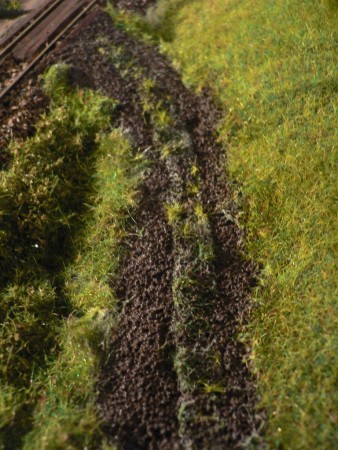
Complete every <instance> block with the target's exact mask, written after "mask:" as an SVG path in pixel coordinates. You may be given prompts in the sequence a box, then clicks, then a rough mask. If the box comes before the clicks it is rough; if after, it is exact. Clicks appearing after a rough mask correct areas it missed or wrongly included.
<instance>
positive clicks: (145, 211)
mask: <svg viewBox="0 0 338 450" xmlns="http://www.w3.org/2000/svg"><path fill="white" fill-rule="evenodd" d="M151 3H153V2H147V1H139V2H131V1H127V0H126V1H123V0H121V1H118V2H115V4H117V5H118V6H119V7H121V8H130V9H133V10H136V11H138V12H144V10H145V7H146V6H149V5H150V4H151ZM112 45H114V46H116V47H121V48H123V50H124V52H125V53H126V54H127V55H128V57H129V58H131V59H132V60H133V61H134V69H131V72H132V71H133V70H136V68H141V69H142V73H144V74H145V76H146V77H148V78H151V79H153V80H154V81H155V83H156V85H157V86H159V87H160V88H159V89H158V90H157V94H156V95H158V97H159V98H165V97H170V99H171V101H172V110H173V117H174V118H175V127H176V129H183V130H184V131H185V132H186V133H188V134H189V136H190V140H191V143H192V148H193V151H194V153H195V156H196V163H197V166H198V169H199V172H200V174H201V180H202V183H201V203H202V206H203V209H204V211H205V212H206V213H207V215H208V218H209V223H210V228H211V234H212V238H213V246H214V249H215V253H216V259H215V261H214V262H213V263H212V264H211V266H210V270H209V272H208V276H210V277H211V278H212V280H213V283H214V284H215V290H214V291H213V298H212V309H211V312H210V317H208V318H207V319H208V324H209V326H210V333H209V334H208V336H207V337H205V338H204V340H203V341H201V342H198V340H197V342H195V343H191V346H192V349H193V346H196V347H199V346H200V347H201V348H202V347H203V348H205V347H207V346H212V348H214V349H217V351H218V353H219V354H220V360H221V364H220V368H219V369H218V370H217V373H215V374H211V375H210V376H211V377H214V378H215V379H211V380H210V382H211V383H212V382H214V381H217V380H219V379H222V380H223V381H224V382H225V383H226V390H225V393H224V395H219V396H217V399H216V400H214V399H211V398H210V399H208V398H207V397H206V396H205V395H204V394H202V393H200V392H197V393H196V394H195V397H194V398H193V402H194V404H195V405H196V408H197V409H199V410H200V411H202V412H203V414H204V415H205V418H206V419H205V420H206V424H208V423H212V416H217V417H218V418H220V420H221V421H222V423H223V424H225V425H224V426H222V427H220V426H218V424H217V423H214V424H212V426H210V427H207V426H206V427H204V428H195V429H194V428H193V426H192V428H191V429H190V430H188V431H187V432H188V434H189V438H190V442H192V447H191V448H194V449H202V448H210V449H224V448H238V447H240V446H242V444H243V443H244V442H248V441H249V440H250V439H251V438H252V437H253V436H255V435H256V434H257V432H258V430H259V429H260V426H261V424H262V415H261V414H260V413H257V411H256V402H257V397H256V392H255V379H254V377H253V376H252V374H251V373H250V370H249V368H248V366H247V364H246V363H245V359H246V357H247V356H248V353H247V350H246V349H245V347H244V346H243V345H242V344H241V343H239V342H238V341H237V339H236V338H237V333H238V330H239V326H240V324H241V323H242V322H243V321H245V320H246V317H247V313H248V311H249V309H250V290H251V288H252V286H253V285H254V284H255V275H256V267H255V265H254V264H253V263H252V262H250V261H246V260H245V259H244V258H243V256H242V251H243V248H242V240H243V232H242V230H241V229H240V228H239V227H238V225H237V222H236V220H235V218H236V214H237V211H236V206H235V204H234V203H233V201H232V193H231V189H230V186H229V184H228V182H227V175H226V171H225V153H224V148H223V147H222V146H221V145H220V144H218V143H217V139H216V131H215V127H216V125H217V122H218V120H219V118H220V112H219V111H218V110H217V108H216V107H215V106H214V104H213V103H212V101H211V98H210V95H209V93H208V92H207V91H204V92H203V93H202V94H201V95H199V96H198V95H196V94H194V93H193V92H191V91H189V90H188V89H187V88H186V87H185V86H184V85H183V83H182V81H181V78H180V76H179V74H178V73H177V72H176V71H175V70H174V69H173V68H172V66H171V64H170V63H169V61H168V60H167V59H166V57H164V56H163V55H161V54H160V53H159V52H158V50H157V49H156V48H155V47H151V46H148V45H145V44H144V43H142V42H140V41H137V40H136V39H134V38H132V37H130V36H129V35H127V34H126V33H124V32H123V31H122V30H120V29H117V28H114V26H113V24H112V22H111V20H110V18H109V17H108V16H107V15H106V14H104V13H102V12H99V11H97V10H96V11H93V12H92V13H91V14H90V15H89V16H88V17H87V18H86V19H85V20H84V21H83V22H82V25H81V27H80V28H78V29H77V30H76V31H75V32H73V33H72V34H71V35H70V36H69V37H68V38H66V39H65V40H64V41H63V43H62V44H61V45H60V46H59V47H58V48H57V49H56V50H55V51H54V52H53V54H51V55H50V56H49V57H48V58H46V59H45V61H44V62H43V64H42V65H40V67H39V68H38V69H37V72H41V71H42V70H43V69H44V68H45V67H46V66H48V65H49V64H51V63H56V62H66V63H69V64H71V65H72V66H74V67H76V68H77V70H79V73H83V74H84V77H85V78H86V79H89V80H90V83H91V85H92V86H93V87H94V88H95V89H97V90H100V91H101V92H102V93H103V94H105V95H107V96H110V97H113V98H115V99H118V100H119V102H120V114H119V118H118V120H117V124H118V125H119V126H121V127H122V128H123V130H124V132H125V134H126V135H128V137H130V139H131V141H132V143H133V147H134V150H135V152H146V155H147V157H148V158H149V160H150V169H149V170H148V172H147V176H146V179H145V181H144V184H143V186H142V187H141V189H140V203H139V207H138V209H137V211H135V213H134V214H133V220H131V221H130V226H129V231H130V234H129V237H128V239H126V240H125V242H124V243H123V244H124V247H125V254H124V257H123V259H122V261H121V264H120V269H119V274H118V277H117V280H116V283H115V285H114V289H115V291H116V293H117V295H118V298H119V303H120V319H119V323H118V326H117V328H116V330H115V331H114V334H113V335H112V337H111V343H110V348H109V351H108V353H107V355H106V357H105V359H104V361H103V363H102V372H101V375H100V380H99V383H98V391H99V397H98V411H99V415H100V417H101V418H102V420H103V429H104V431H105V432H106V433H107V435H108V436H109V438H110V440H111V442H112V443H114V444H117V445H118V448H125V449H157V448H158V449H160V448H165V449H175V448H177V449H179V448H182V447H184V446H185V442H184V440H183V441H182V439H181V438H180V435H179V434H180V431H179V424H178V419H177V417H178V412H179V407H180V404H181V402H182V397H183V394H182V392H181V391H180V387H179V385H178V380H177V376H176V373H175V369H174V362H173V360H174V355H175V351H176V348H177V346H178V345H180V344H181V342H180V341H179V340H178V339H177V337H175V334H174V333H173V320H174V316H175V312H174V303H173V296H172V280H173V274H174V266H175V257H176V256H175V251H174V242H173V236H172V229H171V226H170V225H169V224H168V221H167V219H166V215H165V212H164V204H165V203H166V202H167V201H168V199H169V198H170V196H171V189H172V187H173V178H175V177H173V174H172V173H170V167H168V165H166V164H165V163H164V162H163V160H162V159H161V158H160V154H159V151H158V148H157V146H156V143H155V142H154V129H153V126H152V124H151V121H150V120H145V117H144V114H143V112H142V105H141V99H140V96H139V86H138V83H139V82H140V80H138V78H137V76H128V75H126V74H125V73H123V74H122V73H121V69H120V68H119V67H117V66H116V65H115V66H114V64H113V62H112V58H111V52H110V49H111V46H112ZM34 80H36V77H35V78H34ZM33 85H34V86H32V87H31V88H30V89H28V90H26V91H25V96H24V97H22V98H21V99H20V100H19V99H18V98H14V97H13V98H12V99H11V100H10V101H9V107H10V108H13V106H14V107H15V108H16V107H18V105H20V102H21V101H27V100H28V101H29V100H30V99H34V95H35V96H36V98H38V99H39V101H36V106H34V107H33V108H32V111H35V112H38V113H40V112H41V111H42V109H43V107H45V106H46V99H45V97H44V96H43V95H42V94H41V90H40V88H39V86H38V85H35V82H34V83H33ZM1 114H3V116H6V120H11V119H10V118H9V119H8V111H7V113H5V112H3V111H2V110H0V116H1ZM16 117H17V116H16ZM32 121H33V119H32ZM18 123H19V125H18V127H19V128H20V121H19V122H18ZM26 123H32V122H30V120H28V121H27V120H26ZM32 126H33V125H32ZM7 127H8V126H7ZM28 128H29V126H28ZM13 129H14V133H15V130H16V129H15V127H14V128H13V127H12V128H11V130H13ZM18 134H19V135H20V131H18ZM28 134H29V132H27V134H26V133H23V136H22V137H25V136H26V135H28ZM187 173H188V170H187V167H185V162H184V159H182V160H181V169H180V173H179V174H178V175H179V176H180V177H181V178H182V179H183V182H187V178H188V174H187ZM184 180H185V181H184ZM201 276H203V274H202V273H201ZM208 420H209V422H208Z"/></svg>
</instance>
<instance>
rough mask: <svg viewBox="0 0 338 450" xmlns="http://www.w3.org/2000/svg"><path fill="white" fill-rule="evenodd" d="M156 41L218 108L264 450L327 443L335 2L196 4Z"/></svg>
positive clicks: (332, 333) (332, 389) (332, 342)
mask: <svg viewBox="0 0 338 450" xmlns="http://www.w3.org/2000/svg"><path fill="white" fill-rule="evenodd" d="M176 23H177V26H176V28H175V38H174V39H173V41H172V42H170V43H168V42H166V43H164V42H162V49H163V50H164V51H165V52H166V53H167V54H168V55H169V56H170V57H171V58H172V59H173V60H174V62H175V65H176V66H177V68H179V69H180V70H181V71H182V73H183V76H184V79H185V81H186V82H187V83H188V84H189V85H193V86H196V87H197V89H198V88H200V87H201V86H203V85H207V86H210V87H211V88H212V89H213V92H214V95H215V98H216V100H217V101H219V102H220V104H221V106H222V107H224V109H225V119H224V121H223V123H222V124H221V126H220V139H221V140H222V141H223V142H224V143H225V144H227V145H228V154H229V169H230V171H231V174H232V176H233V178H234V179H236V181H237V182H239V186H240V188H239V189H238V191H237V193H236V194H237V196H238V200H240V199H241V198H243V196H244V199H245V203H244V204H243V207H244V208H245V211H246V218H245V219H246V220H245V225H246V226H247V229H248V245H247V248H248V251H249V254H250V256H251V257H253V258H254V259H255V260H256V261H259V262H261V263H262V264H263V266H264V272H263V273H262V279H261V283H260V286H259V288H258V289H257V291H256V292H255V299H256V302H257V305H258V310H257V311H256V312H255V313H254V316H253V318H252V325H251V326H250V327H249V328H248V329H247V330H246V334H245V336H244V337H243V338H245V339H247V340H249V341H250V342H251V344H252V346H253V354H252V360H253V366H254V367H255V368H256V369H257V372H258V376H259V382H260V386H261V393H262V404H263V405H264V406H265V408H266V409H267V411H268V414H269V420H268V428H267V430H266V434H267V440H268V442H269V446H270V448H279V446H283V448H292V449H305V448H316V449H331V448H333V447H334V446H335V442H336V438H337V435H336V434H335V428H334V427H335V425H334V421H335V415H336V405H337V402H338V399H337V385H336V382H337V367H338V364H337V362H338V361H337V329H338V327H337V306H336V298H337V285H336V282H335V276H334V273H335V263H334V259H335V253H334V246H335V245H336V244H337V233H336V231H335V223H336V222H335V221H336V214H335V211H336V206H335V203H334V198H335V196H336V194H337V189H336V181H335V179H336V171H335V170H334V168H335V158H336V154H335V147H337V135H336V133H335V128H334V125H335V120H336V119H335V117H336V116H335V114H336V104H337V103H336V100H337V95H336V92H337V82H336V64H335V61H336V47H335V38H336V29H337V6H336V3H335V2H326V1H324V0H322V1H317V2H312V1H310V0H297V1H291V0H286V1H283V2H275V1H272V0H258V1H253V0H244V1H241V2H238V1H235V0H227V1H223V0H215V1H212V2H210V1H207V0H197V1H195V2H188V3H187V4H186V5H185V6H184V7H183V8H182V9H181V10H180V11H177V12H176Z"/></svg>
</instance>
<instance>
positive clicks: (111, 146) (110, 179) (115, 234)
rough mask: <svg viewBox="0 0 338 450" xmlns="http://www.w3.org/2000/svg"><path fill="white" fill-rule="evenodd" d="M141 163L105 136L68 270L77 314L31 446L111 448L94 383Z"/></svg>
mask: <svg viewBox="0 0 338 450" xmlns="http://www.w3.org/2000/svg"><path fill="white" fill-rule="evenodd" d="M140 164H141V160H139V162H137V161H135V158H134V157H132V156H131V151H130V147H129V144H128V142H127V141H126V139H125V138H124V137H123V136H122V134H121V132H120V131H119V130H114V131H113V132H112V133H110V134H109V135H106V136H102V137H101V139H100V148H99V156H98V160H97V163H96V170H95V174H96V175H95V186H96V192H95V194H94V196H93V199H92V200H93V201H92V202H91V203H92V204H93V205H96V206H95V208H94V209H93V215H92V218H91V219H90V220H89V222H88V224H87V225H86V230H85V232H84V235H83V236H82V237H81V238H79V239H78V242H77V245H76V247H77V248H79V249H80V251H79V253H78V254H77V256H76V259H75V261H74V262H73V263H71V264H69V265H68V266H67V268H66V269H65V271H64V279H65V293H66V295H67V297H68V298H69V300H70V302H71V304H72V308H73V313H72V314H71V316H70V317H69V318H68V320H67V321H65V322H64V324H63V327H62V332H61V337H60V342H61V345H62V350H61V352H60V354H59V355H58V358H57V359H56V360H55V361H53V362H52V363H51V364H50V365H49V367H48V369H47V371H46V373H45V374H44V377H43V379H42V380H41V384H42V385H43V384H44V383H45V381H46V380H48V383H47V386H46V385H45V386H44V387H43V391H42V399H43V401H42V402H41V403H40V405H39V406H38V407H37V408H36V410H35V414H34V428H33V431H32V432H31V433H30V434H29V435H28V436H27V438H26V441H25V446H24V448H26V449H32V450H33V449H36V448H39V449H53V450H54V449H77V448H93V449H97V448H108V445H107V444H106V443H104V439H103V436H102V433H101V431H100V428H99V421H98V419H97V417H96V413H95V399H96V394H95V392H96V389H95V382H96V376H97V373H98V371H99V363H100V357H101V356H100V355H102V353H103V350H104V347H105V341H106V338H107V337H108V334H109V331H111V330H112V328H113V327H114V323H115V321H116V316H117V311H116V310H114V308H115V307H116V301H115V298H114V294H113V292H112V289H111V284H112V280H113V277H114V274H115V271H116V269H117V266H118V263H119V254H120V248H119V243H120V240H121V238H122V236H123V235H124V222H125V220H126V217H127V216H128V215H127V211H128V209H131V208H132V207H133V204H134V197H135V192H136V190H135V188H136V184H137V182H138V178H139V174H140V173H141V171H140V168H141V166H140ZM136 174H137V175H136ZM128 217H129V216H128Z"/></svg>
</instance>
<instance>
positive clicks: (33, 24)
mask: <svg viewBox="0 0 338 450" xmlns="http://www.w3.org/2000/svg"><path fill="white" fill-rule="evenodd" d="M64 1H65V0H56V1H55V2H53V3H52V4H51V5H49V6H48V8H47V9H44V10H42V11H41V14H40V15H38V16H37V17H36V18H33V19H32V20H33V21H32V22H30V24H29V25H28V27H26V28H24V29H23V30H22V31H21V33H19V34H18V35H17V36H16V37H15V38H14V39H13V40H12V41H11V42H10V43H9V44H8V45H7V46H6V47H5V48H4V49H3V50H1V51H0V66H1V64H2V63H3V62H4V61H5V59H6V58H7V56H9V55H10V53H11V50H12V49H13V48H14V47H15V46H16V44H17V43H18V42H20V40H21V39H23V38H24V37H25V36H27V34H28V33H29V32H30V31H31V30H32V29H33V28H35V27H36V26H37V25H39V23H41V22H42V21H43V19H45V18H46V17H47V16H48V15H49V14H50V13H51V12H52V11H53V10H54V9H55V8H57V7H58V6H59V5H61V3H63V2H64Z"/></svg>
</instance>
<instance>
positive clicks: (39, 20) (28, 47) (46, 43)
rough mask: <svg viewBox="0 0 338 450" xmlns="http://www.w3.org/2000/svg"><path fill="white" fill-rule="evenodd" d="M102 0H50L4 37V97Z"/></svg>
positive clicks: (0, 74)
mask: <svg viewBox="0 0 338 450" xmlns="http://www.w3.org/2000/svg"><path fill="white" fill-rule="evenodd" d="M97 3H98V0H54V1H53V0H49V1H45V2H44V3H43V5H42V6H41V8H40V9H39V10H38V11H36V12H34V13H32V14H31V15H29V16H28V17H27V18H26V19H25V21H23V22H21V23H19V24H17V26H16V27H15V28H14V29H13V30H12V31H11V33H10V34H8V35H6V36H5V38H4V39H2V40H1V41H0V101H1V100H3V99H4V98H5V97H6V96H7V95H8V94H9V93H10V91H12V90H13V89H14V88H15V86H16V85H17V84H18V83H19V82H20V81H21V80H22V79H23V78H24V77H25V75H26V74H27V73H28V72H29V71H30V70H32V68H33V67H34V66H35V65H36V64H37V63H38V62H39V61H40V60H41V58H42V57H43V56H44V55H45V54H46V53H47V52H48V51H49V50H50V49H51V48H53V47H54V45H55V44H56V43H57V42H58V41H59V40H60V39H61V38H62V37H63V36H64V34H65V33H67V31H69V30H70V29H71V28H72V27H73V26H74V25H75V24H76V23H77V22H78V21H79V20H80V19H81V18H82V17H83V16H84V15H85V14H86V13H87V12H88V11H89V10H90V9H92V8H93V7H94V6H95V4H97Z"/></svg>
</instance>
